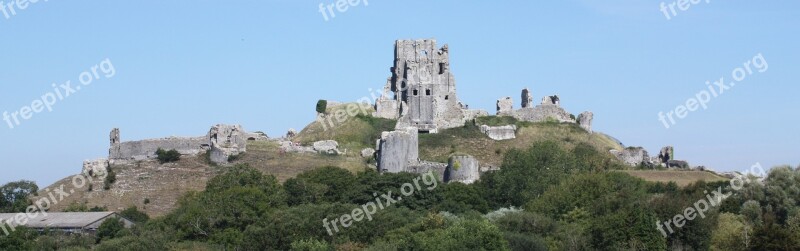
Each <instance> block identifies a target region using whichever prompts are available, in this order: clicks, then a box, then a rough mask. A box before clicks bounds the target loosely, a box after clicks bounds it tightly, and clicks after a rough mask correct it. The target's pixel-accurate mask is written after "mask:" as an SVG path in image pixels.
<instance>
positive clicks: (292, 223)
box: [0, 141, 800, 250]
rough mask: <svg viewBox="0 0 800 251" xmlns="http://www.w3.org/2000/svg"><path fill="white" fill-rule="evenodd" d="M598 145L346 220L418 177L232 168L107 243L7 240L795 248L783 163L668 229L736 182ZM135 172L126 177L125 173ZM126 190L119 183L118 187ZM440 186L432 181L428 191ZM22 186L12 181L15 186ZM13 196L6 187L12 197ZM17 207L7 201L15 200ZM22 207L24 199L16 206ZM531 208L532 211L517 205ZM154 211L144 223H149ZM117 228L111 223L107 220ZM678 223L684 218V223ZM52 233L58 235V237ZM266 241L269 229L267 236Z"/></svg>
mask: <svg viewBox="0 0 800 251" xmlns="http://www.w3.org/2000/svg"><path fill="white" fill-rule="evenodd" d="M602 155H604V153H603V152H599V151H597V150H596V149H594V147H592V146H590V145H588V144H576V146H575V147H567V146H565V145H561V144H559V143H557V142H551V141H545V142H539V143H536V144H533V145H531V146H529V147H527V148H524V149H517V150H512V151H509V152H508V153H506V154H505V158H504V162H503V165H502V168H501V169H500V170H499V171H496V172H492V173H490V174H488V175H486V176H484V177H483V178H482V179H481V180H480V181H479V182H476V183H473V184H470V185H465V184H460V183H452V184H435V185H433V186H429V185H428V184H427V183H425V185H422V186H421V187H422V189H417V190H416V191H415V192H413V193H411V194H410V195H409V196H404V197H403V199H402V200H398V201H397V202H396V203H393V205H392V206H389V207H386V208H385V209H381V210H377V213H376V214H375V215H372V220H362V221H359V222H353V225H351V226H350V227H347V228H345V227H342V226H341V225H339V231H338V232H335V231H332V235H329V234H328V232H327V230H326V228H325V227H324V226H323V223H322V221H323V219H328V220H329V221H330V220H333V219H339V218H340V217H342V215H345V214H351V213H352V212H353V209H356V208H361V207H362V205H365V203H370V202H375V201H376V196H378V197H379V195H376V194H389V191H391V194H392V195H393V196H394V197H396V196H399V195H400V194H401V193H402V190H401V188H402V187H403V186H404V184H414V183H415V179H416V178H417V177H418V176H417V175H415V174H409V173H400V174H382V175H380V174H378V173H376V172H374V171H364V172H359V173H352V172H349V171H346V170H342V169H340V168H335V167H326V168H320V169H315V170H311V171H306V172H304V173H302V174H300V175H298V176H297V177H296V178H292V179H289V180H287V181H286V182H285V183H283V184H281V183H280V182H279V181H278V179H277V178H275V177H274V176H271V175H265V174H263V172H261V171H259V170H256V169H254V168H251V167H248V166H246V165H238V166H234V167H229V168H225V169H224V170H225V171H224V172H223V173H222V174H220V175H218V176H216V177H214V178H212V179H211V180H209V181H208V183H207V185H206V187H205V190H204V191H202V192H190V193H187V194H186V195H185V196H183V197H182V199H181V200H180V203H179V205H178V207H177V208H176V209H175V210H172V211H171V212H170V213H169V214H167V215H165V216H163V217H158V218H155V219H152V220H149V221H147V223H144V224H139V225H138V226H137V227H135V228H133V229H130V230H121V229H117V228H112V227H109V229H110V230H108V229H107V230H104V233H105V234H103V236H104V238H102V239H98V240H97V241H99V244H98V243H95V242H85V241H73V240H72V239H68V238H58V237H57V236H58V235H57V233H45V234H44V235H38V234H35V233H31V232H28V231H25V230H22V231H20V232H17V233H18V234H17V233H15V234H14V235H12V236H11V237H5V239H3V237H0V249H4V250H6V249H15V248H17V247H26V248H29V249H37V250H53V249H58V248H71V249H70V250H89V249H92V250H222V249H225V250H293V249H298V248H318V249H316V250H621V249H622V250H664V249H678V248H679V249H684V250H709V249H710V250H798V249H800V243H798V240H799V239H800V202H798V201H797V200H795V199H794V198H798V196H800V193H798V191H800V190H798V189H797V186H798V182H800V171H798V170H797V169H792V168H788V167H780V168H775V169H773V170H772V171H771V172H770V174H769V177H767V178H766V179H765V180H764V181H763V183H759V182H752V183H748V184H746V185H745V187H744V188H743V189H742V190H741V191H738V192H735V193H733V195H732V196H731V197H730V198H728V199H727V200H724V201H723V202H722V203H721V205H719V206H716V207H713V208H711V209H710V210H708V211H707V212H705V217H702V218H701V217H697V218H696V219H694V220H691V221H686V223H685V225H682V227H680V228H676V229H675V230H676V232H675V233H674V234H671V235H668V236H666V237H664V236H662V234H661V233H660V232H659V230H658V229H657V228H656V227H655V224H654V223H655V222H663V221H665V220H669V219H673V217H674V216H675V215H676V214H681V213H683V212H685V208H686V207H689V206H692V205H693V204H694V203H696V202H697V201H698V200H701V199H704V198H706V197H707V196H706V194H707V193H708V192H707V191H717V188H718V187H719V188H722V189H723V190H722V192H729V191H730V192H733V191H731V190H730V189H728V188H727V186H726V185H727V184H728V183H727V182H715V183H706V182H698V183H695V184H692V185H689V186H686V187H679V186H677V185H676V184H675V183H670V184H663V183H647V182H644V181H643V180H641V179H639V178H636V177H632V176H630V175H628V174H626V173H624V172H616V171H611V170H616V169H618V168H619V164H618V163H616V162H604V161H598V160H600V159H602ZM121 180H125V179H121ZM118 185H119V184H118ZM427 188H431V189H427ZM12 190H14V189H11V190H3V191H4V192H6V191H12ZM3 197H7V196H3ZM6 204H8V203H6ZM11 204H13V203H11ZM520 208H524V209H520ZM143 220H146V219H143ZM109 225H113V224H111V223H109ZM673 227H674V226H673ZM54 236H55V237H54ZM264 236H269V237H270V238H264Z"/></svg>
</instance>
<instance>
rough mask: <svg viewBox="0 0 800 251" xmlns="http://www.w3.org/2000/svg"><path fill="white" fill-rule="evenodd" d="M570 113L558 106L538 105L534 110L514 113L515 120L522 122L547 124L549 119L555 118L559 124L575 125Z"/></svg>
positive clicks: (524, 109)
mask: <svg viewBox="0 0 800 251" xmlns="http://www.w3.org/2000/svg"><path fill="white" fill-rule="evenodd" d="M569 115H570V113H569V112H567V111H566V110H564V108H561V106H558V105H538V106H536V107H534V108H522V109H519V110H516V111H514V118H516V119H518V120H521V121H529V122H545V121H547V118H553V119H555V120H557V121H558V122H569V123H575V119H573V118H571V117H570V116H569Z"/></svg>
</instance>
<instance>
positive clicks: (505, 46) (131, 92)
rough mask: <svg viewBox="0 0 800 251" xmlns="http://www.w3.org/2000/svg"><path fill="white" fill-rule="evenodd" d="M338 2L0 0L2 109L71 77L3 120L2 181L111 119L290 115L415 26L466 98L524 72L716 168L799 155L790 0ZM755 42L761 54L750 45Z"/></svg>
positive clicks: (47, 174)
mask: <svg viewBox="0 0 800 251" xmlns="http://www.w3.org/2000/svg"><path fill="white" fill-rule="evenodd" d="M0 1H3V3H4V5H8V4H9V0H0ZM334 3H335V1H333V0H322V1H319V0H318V1H306V0H265V1H64V0H50V1H45V0H39V1H38V2H36V3H28V4H27V5H26V6H24V9H21V8H20V7H22V6H16V3H14V5H15V6H14V7H15V9H14V11H15V14H14V13H11V12H10V10H9V9H8V6H6V9H5V13H8V14H9V15H8V17H9V18H6V16H5V14H4V13H3V12H0V87H2V90H0V112H8V113H9V114H11V113H13V112H21V111H22V107H23V106H31V105H32V104H33V103H34V100H37V99H40V100H41V99H42V96H45V95H47V94H48V93H51V92H53V90H54V88H53V83H57V84H58V85H62V84H64V83H65V82H66V81H71V83H72V88H75V87H76V86H81V87H82V89H81V90H80V91H77V92H75V93H72V94H71V95H70V96H69V97H65V98H64V99H63V100H60V101H57V102H56V103H55V104H53V105H52V106H51V108H52V111H48V110H47V109H46V108H42V104H38V105H37V107H38V108H39V109H44V110H43V111H42V112H40V113H33V115H32V117H30V118H29V119H21V121H20V124H19V125H15V127H14V128H13V129H11V128H10V127H9V126H8V124H7V122H6V121H2V122H0V123H2V124H0V160H2V163H1V164H0V167H1V168H0V183H6V182H9V181H13V180H19V179H28V180H34V181H36V182H37V183H38V184H39V185H40V186H46V185H49V184H50V183H52V182H53V181H56V180H58V179H60V178H63V177H66V176H68V175H72V174H77V173H79V172H80V169H81V163H82V161H83V160H84V159H94V158H99V157H105V156H107V154H108V144H109V141H108V135H109V131H110V130H111V129H112V128H114V127H119V128H121V136H122V140H123V141H128V140H138V139H145V138H157V137H165V136H171V135H177V136H200V135H204V134H205V133H206V132H207V131H208V129H209V128H210V127H211V126H212V125H214V124H217V123H238V124H242V125H243V126H244V127H245V128H246V129H247V130H249V131H256V130H261V131H264V132H267V134H269V135H270V136H279V135H281V134H284V133H285V132H286V130H287V129H289V128H296V129H298V130H299V129H302V128H303V127H304V126H305V125H306V124H308V123H309V122H310V121H312V120H313V119H314V117H315V112H314V105H315V103H316V101H317V100H318V99H321V98H323V99H330V100H338V101H355V100H357V99H359V98H362V97H364V96H368V95H369V94H370V92H371V91H372V90H375V89H379V88H382V87H383V85H384V84H385V82H386V78H387V77H389V76H390V72H389V67H390V66H391V65H392V59H393V44H394V40H396V39H413V38H436V39H437V40H438V41H439V43H440V45H443V44H445V43H447V44H449V45H450V55H451V68H452V70H453V73H454V74H455V76H456V79H457V81H458V82H457V86H458V95H459V98H460V99H461V100H462V101H463V102H465V103H467V104H469V105H470V108H481V109H485V110H488V111H489V112H490V113H492V114H493V113H494V111H495V101H496V100H497V99H498V98H501V97H505V96H511V97H513V98H514V99H515V107H519V95H520V90H521V89H522V88H525V87H528V88H530V89H531V90H532V92H533V95H534V96H535V97H536V101H539V100H540V99H541V97H542V96H544V95H551V94H558V95H559V96H560V97H561V102H562V105H563V106H564V107H565V108H566V109H567V110H569V111H570V112H572V113H575V114H577V113H580V112H582V111H585V110H591V111H593V112H594V114H595V117H594V128H595V130H597V131H600V132H604V133H607V134H609V135H612V136H614V137H616V138H618V139H619V140H621V141H622V142H623V143H625V144H626V145H629V146H644V147H645V148H647V149H648V150H649V151H650V152H651V154H652V153H654V152H657V151H658V150H659V149H660V148H661V147H662V146H665V145H674V146H675V148H676V157H677V158H678V159H686V160H689V161H690V162H691V163H692V164H693V165H705V166H708V167H711V168H713V169H716V170H723V171H728V170H744V169H745V168H747V167H749V166H751V165H753V164H755V163H757V162H758V163H761V164H762V165H763V166H765V167H769V166H774V165H779V164H791V165H797V164H798V163H800V158H798V155H797V154H798V152H800V146H799V145H800V144H798V141H800V136H798V135H800V133H797V128H796V127H797V125H798V124H800V117H798V115H797V108H798V107H800V100H799V99H798V98H797V93H798V92H800V87H798V85H797V79H798V77H800V49H798V44H800V42H799V41H798V38H800V35H799V34H800V2H798V1H791V0H784V1H744V0H737V1H721V0H711V1H710V2H706V0H702V1H700V2H698V3H697V4H694V5H691V4H690V5H689V8H688V9H686V10H681V8H680V6H678V5H677V4H676V5H673V6H674V7H673V9H674V10H675V12H674V13H675V14H677V15H673V13H672V11H671V10H670V7H669V6H670V4H671V3H673V2H671V1H666V2H664V4H665V6H667V7H666V9H665V11H666V14H665V12H662V11H661V10H660V4H661V3H662V2H661V1H650V0H646V1H622V0H605V1H588V0H587V1H582V0H573V1H480V2H479V1H380V0H369V1H368V2H366V3H365V2H363V1H358V2H355V0H354V3H355V5H354V6H351V7H349V8H348V9H347V10H346V11H344V12H340V11H339V10H337V9H336V7H335V6H334V7H333V9H332V10H333V12H334V14H335V15H336V16H335V17H332V16H331V15H330V12H328V13H326V15H328V20H327V21H326V20H325V17H324V16H323V14H322V12H320V11H319V9H320V4H323V5H324V6H323V7H324V8H326V9H327V7H325V6H327V5H329V4H334ZM23 5H24V3H23ZM342 7H344V6H342ZM683 7H684V9H685V7H686V6H683ZM668 15H669V19H668V18H667V17H668ZM759 53H760V54H761V55H762V56H763V59H764V61H766V63H767V64H763V62H762V61H760V60H757V61H753V58H754V57H755V56H757V55H758V54H759ZM105 59H108V60H109V61H107V62H106V67H94V69H95V72H98V74H94V73H93V71H92V68H93V66H95V65H98V64H100V63H101V61H103V60H105ZM746 62H750V63H749V64H748V67H750V72H752V74H747V76H746V78H745V79H743V80H742V81H740V82H737V83H738V84H737V85H736V86H735V87H729V89H727V90H725V92H724V93H722V94H720V95H719V96H718V97H715V98H712V99H710V101H709V102H708V103H707V107H708V108H707V109H702V108H700V109H698V110H696V111H690V112H687V114H688V115H686V114H683V115H686V116H685V118H682V119H679V118H676V117H673V118H674V119H676V123H675V124H674V125H671V127H670V128H669V129H667V128H666V127H665V126H664V124H663V122H661V121H659V116H658V114H659V112H663V113H664V114H667V113H668V112H670V111H673V110H675V109H676V107H677V106H679V105H681V104H685V103H686V102H687V99H690V98H692V97H695V96H696V95H697V94H698V93H699V92H701V91H704V90H708V86H707V85H706V81H712V82H713V81H715V80H718V79H719V78H720V77H723V78H724V79H725V82H731V79H732V72H733V71H734V70H736V69H737V68H740V67H741V68H742V70H744V69H745V68H744V67H745V63H746ZM756 63H759V64H756ZM109 65H111V66H113V71H110V70H111V68H110V67H108V66H109ZM756 65H760V66H768V67H763V68H757V67H756ZM103 69H105V70H106V71H103ZM759 69H763V70H764V71H763V72H759V71H758V70H759ZM85 71H88V73H87V74H83V75H81V74H82V73H83V72H85ZM112 73H113V74H112ZM739 73H741V70H740V71H739ZM107 76H110V77H107ZM81 77H84V80H86V81H89V80H92V82H91V84H90V85H86V86H83V85H81V84H80V80H81ZM87 83H88V82H87ZM712 86H713V85H712ZM714 88H717V87H714ZM57 89H59V90H62V88H61V87H58V88H57ZM65 92H66V91H65ZM64 94H65V93H62V96H63V95H64ZM54 95H55V94H54ZM42 103H44V102H42ZM693 105H695V106H696V105H697V104H693ZM673 112H674V111H673ZM683 112H686V111H683ZM28 115H29V116H30V115H31V114H28ZM673 116H675V115H674V114H673Z"/></svg>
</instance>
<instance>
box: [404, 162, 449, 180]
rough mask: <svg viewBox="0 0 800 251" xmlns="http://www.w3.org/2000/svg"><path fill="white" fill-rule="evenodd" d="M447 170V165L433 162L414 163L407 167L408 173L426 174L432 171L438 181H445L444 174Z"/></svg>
mask: <svg viewBox="0 0 800 251" xmlns="http://www.w3.org/2000/svg"><path fill="white" fill-rule="evenodd" d="M446 169H447V163H439V162H431V161H412V162H411V163H409V165H408V166H407V167H406V172H409V173H416V174H424V173H428V172H430V171H432V172H433V173H434V174H435V175H436V177H437V179H438V180H440V181H444V173H445V170H446Z"/></svg>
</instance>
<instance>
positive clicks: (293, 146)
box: [278, 140, 317, 153]
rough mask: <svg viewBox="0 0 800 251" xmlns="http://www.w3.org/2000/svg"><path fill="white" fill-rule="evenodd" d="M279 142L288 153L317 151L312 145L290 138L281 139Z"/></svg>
mask: <svg viewBox="0 0 800 251" xmlns="http://www.w3.org/2000/svg"><path fill="white" fill-rule="evenodd" d="M278 144H279V145H280V147H281V150H283V151H284V152H287V153H317V151H315V150H314V147H311V146H303V145H301V144H300V143H295V142H292V141H289V140H279V141H278Z"/></svg>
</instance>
